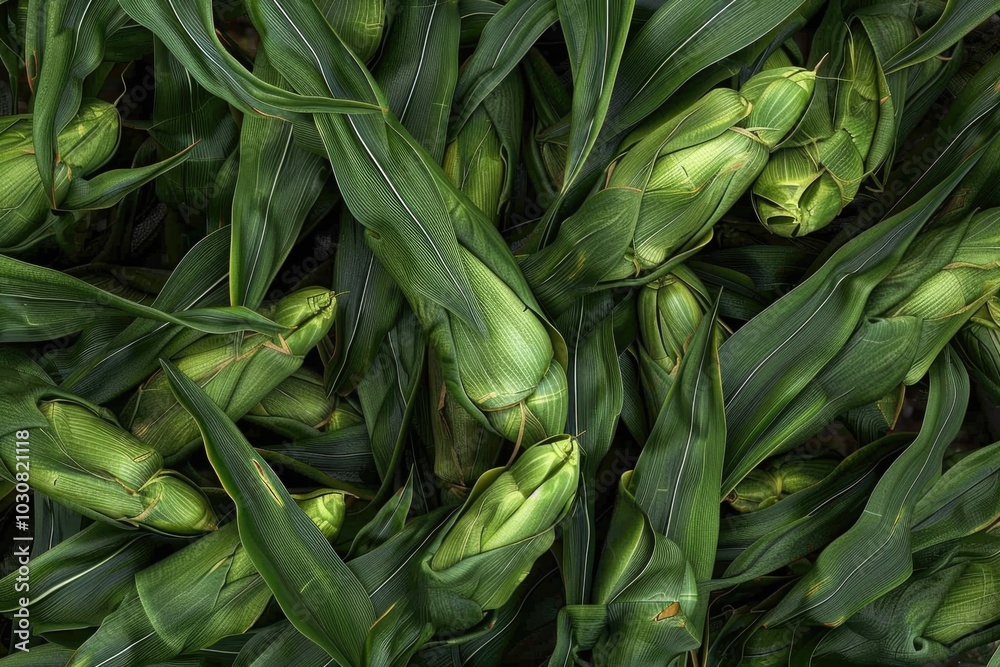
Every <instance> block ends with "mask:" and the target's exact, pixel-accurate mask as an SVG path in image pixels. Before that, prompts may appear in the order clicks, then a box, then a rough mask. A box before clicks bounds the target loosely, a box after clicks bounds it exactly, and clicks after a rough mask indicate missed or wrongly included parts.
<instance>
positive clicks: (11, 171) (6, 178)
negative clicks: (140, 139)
mask: <svg viewBox="0 0 1000 667" xmlns="http://www.w3.org/2000/svg"><path fill="white" fill-rule="evenodd" d="M119 124H120V120H119V117H118V111H117V110H116V109H115V107H114V106H113V105H111V104H108V103H107V102H103V101H101V100H86V101H84V102H83V104H82V105H81V107H80V111H79V112H78V113H77V115H76V117H74V118H73V120H71V121H70V122H69V124H68V125H67V126H66V129H64V130H63V131H62V132H60V133H59V137H58V145H59V151H60V152H59V161H58V163H57V164H56V166H55V171H54V174H53V183H52V192H51V193H49V192H46V191H45V187H44V185H43V184H42V179H41V177H40V176H39V175H38V166H37V163H36V161H35V155H34V151H33V149H32V146H33V143H32V117H31V115H23V116H8V117H7V118H3V119H0V174H2V177H0V180H2V181H3V183H4V186H3V188H2V191H0V247H10V246H15V245H17V244H18V243H20V242H22V241H24V240H25V239H26V238H27V237H28V236H30V235H31V234H32V232H34V231H35V230H36V229H37V228H38V227H39V225H41V224H42V223H43V222H44V221H45V219H46V217H47V216H48V214H49V209H51V208H56V207H58V205H59V203H60V202H61V201H62V200H63V198H65V197H66V194H67V193H68V192H69V187H70V181H71V179H73V178H80V177H82V176H85V175H86V174H88V173H90V172H92V171H94V170H95V169H97V168H99V167H100V166H101V165H103V164H104V163H105V162H107V161H108V160H109V159H110V158H111V156H112V155H113V154H114V152H115V149H116V148H117V146H118V132H119Z"/></svg>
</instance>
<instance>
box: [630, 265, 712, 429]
mask: <svg viewBox="0 0 1000 667" xmlns="http://www.w3.org/2000/svg"><path fill="white" fill-rule="evenodd" d="M709 305H710V303H709V296H708V289H707V288H706V287H705V286H704V285H703V284H702V282H701V280H699V279H698V277H697V276H696V275H695V274H694V272H693V271H691V270H690V269H688V268H687V267H686V266H678V267H675V268H674V270H673V271H672V272H671V273H669V274H667V275H666V276H664V277H662V278H658V279H656V280H654V281H652V282H649V283H647V284H646V285H644V286H643V287H642V288H641V289H640V290H639V295H638V298H637V303H636V307H637V308H638V313H639V318H638V322H639V371H640V373H641V379H642V385H643V387H645V388H646V393H645V397H646V403H647V405H646V407H647V409H648V411H649V414H651V415H656V414H659V411H660V407H661V406H662V405H663V401H664V400H665V399H666V397H667V392H668V391H669V390H670V386H671V385H672V384H673V380H674V377H675V375H676V374H677V369H678V367H679V365H680V361H681V357H682V356H683V355H684V353H685V352H686V351H687V347H688V343H690V342H691V337H692V336H693V335H694V332H695V330H697V328H698V325H699V324H700V323H701V320H702V317H703V316H704V314H705V312H706V311H707V310H708V308H709Z"/></svg>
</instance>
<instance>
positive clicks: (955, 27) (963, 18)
mask: <svg viewBox="0 0 1000 667" xmlns="http://www.w3.org/2000/svg"><path fill="white" fill-rule="evenodd" d="M998 11H1000V2H997V1H996V0H948V4H947V5H945V8H944V12H943V13H942V14H941V16H940V18H938V20H937V22H936V23H935V24H934V25H933V26H931V28H930V29H929V30H927V31H926V32H924V33H923V34H922V35H920V37H918V38H917V39H915V40H914V41H912V42H910V43H909V44H908V45H907V46H906V48H904V49H902V50H901V51H899V52H898V53H896V54H895V55H894V56H892V57H891V58H889V59H888V60H887V61H886V62H884V63H883V64H882V66H883V67H884V68H885V71H886V72H894V71H898V70H901V69H905V68H907V67H910V66H912V65H915V64H917V63H919V62H922V61H924V60H927V59H928V58H933V57H934V56H936V55H938V54H939V53H941V52H943V51H945V50H946V49H948V48H949V47H951V46H953V45H954V44H955V42H957V41H958V40H960V39H962V37H964V36H965V35H966V34H967V33H969V32H972V29H973V28H975V27H976V26H977V25H979V24H980V23H982V22H983V21H985V20H986V19H988V18H989V17H990V16H992V15H993V14H996V13H997V12H998Z"/></svg>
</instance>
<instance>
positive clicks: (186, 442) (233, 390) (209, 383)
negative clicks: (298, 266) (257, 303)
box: [121, 287, 337, 459]
mask: <svg viewBox="0 0 1000 667" xmlns="http://www.w3.org/2000/svg"><path fill="white" fill-rule="evenodd" d="M336 306H337V299H336V297H334V295H333V293H332V292H330V291H329V290H327V289H323V288H319V287H309V288H306V289H303V290H299V291H297V292H293V293H292V294H290V295H288V296H286V297H285V298H283V299H281V301H279V302H278V303H277V305H276V306H275V307H274V309H273V311H271V312H269V313H268V315H269V317H270V318H271V319H272V320H273V321H274V322H276V323H278V324H280V325H282V326H285V327H289V328H290V329H291V331H290V333H287V334H284V335H282V334H278V335H276V336H267V335H263V334H249V335H245V336H243V337H242V340H238V339H237V338H236V337H234V336H227V335H216V336H206V337H205V338H202V339H200V340H198V341H196V342H195V343H192V344H191V345H189V346H188V347H186V348H185V349H183V350H181V351H180V352H179V353H178V354H177V355H175V356H174V360H175V361H176V363H177V365H178V368H180V370H181V372H183V373H184V374H185V375H187V376H188V377H190V378H192V379H193V380H195V381H196V382H197V383H198V384H199V385H200V386H202V387H203V388H204V389H205V391H206V392H208V394H209V396H210V397H211V398H212V400H214V401H215V402H216V403H217V404H218V405H220V406H222V407H223V409H224V410H226V414H228V415H230V417H231V418H233V419H238V418H240V417H242V416H243V415H244V414H246V413H247V412H248V411H250V410H251V409H253V408H254V406H255V405H257V404H258V403H259V402H260V401H261V400H262V399H263V398H265V397H266V396H267V395H268V394H270V393H271V391H272V390H274V389H275V388H276V387H277V386H278V385H279V384H280V383H281V382H282V381H283V380H284V379H285V378H287V377H289V376H291V375H292V374H293V373H294V372H295V371H296V370H298V368H299V367H300V366H301V365H302V360H303V356H304V355H305V354H306V352H308V351H309V350H310V349H312V348H313V347H314V346H315V345H316V343H317V342H318V341H319V340H320V339H322V338H323V337H324V336H326V334H327V333H328V332H329V330H330V328H331V327H332V326H333V320H334V315H335V313H336ZM121 417H122V423H123V424H124V425H125V426H126V427H127V428H128V429H129V430H130V431H131V432H132V433H133V434H135V435H136V436H137V437H139V438H140V439H142V440H143V441H144V442H147V443H149V444H150V445H152V446H153V447H155V448H156V450H157V451H159V452H160V453H161V454H162V455H163V456H164V457H166V458H168V459H175V458H180V457H183V456H184V455H186V454H187V453H188V452H190V451H191V449H192V448H193V447H194V446H196V445H197V444H198V427H197V425H196V424H195V421H194V420H193V419H192V418H191V416H190V415H189V414H188V413H187V411H185V410H184V409H183V408H182V407H181V406H180V404H179V403H178V402H177V400H176V398H175V397H174V395H173V393H172V392H171V391H170V386H169V383H168V382H167V379H166V378H165V377H164V375H163V371H162V370H161V371H157V372H156V373H155V374H153V376H152V377H151V378H150V379H149V380H147V381H146V382H145V383H144V384H143V385H142V386H141V387H140V388H139V389H138V390H137V391H136V393H135V394H133V396H132V397H131V399H129V402H128V403H127V404H126V406H125V407H124V408H123V410H122V413H121Z"/></svg>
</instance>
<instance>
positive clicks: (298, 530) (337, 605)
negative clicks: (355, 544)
mask: <svg viewBox="0 0 1000 667" xmlns="http://www.w3.org/2000/svg"><path fill="white" fill-rule="evenodd" d="M162 367H163V371H164V373H166V375H167V377H168V379H169V380H170V386H171V389H172V390H173V391H174V394H175V395H176V397H177V400H178V401H179V402H180V403H181V404H182V405H183V406H184V408H185V409H186V410H188V412H190V413H191V415H192V417H194V419H195V420H196V421H197V423H198V428H199V429H200V430H201V432H202V436H203V438H204V440H205V447H206V451H207V452H208V456H209V461H210V462H211V463H212V467H213V468H214V469H215V471H216V473H217V474H218V475H219V479H220V480H221V481H222V485H223V487H224V488H225V489H226V491H227V493H229V494H230V497H232V499H233V502H234V503H235V504H236V521H237V524H238V526H239V532H240V541H241V542H242V544H243V546H244V548H245V549H246V550H247V554H249V556H250V559H251V561H253V564H254V567H256V568H257V571H258V572H260V574H261V576H262V577H263V578H264V581H265V583H267V586H268V588H270V589H271V592H272V593H273V594H274V597H275V599H276V600H277V601H278V604H279V605H280V606H281V608H282V611H284V612H285V615H286V616H287V617H288V619H289V620H290V621H291V622H292V624H293V625H295V627H296V628H298V630H299V631H300V632H302V634H304V635H306V636H307V637H309V639H311V640H313V641H314V642H316V643H317V644H319V645H320V646H322V647H323V648H324V649H325V650H326V651H327V653H329V654H330V655H331V656H333V658H334V659H335V660H337V662H339V663H340V664H342V665H345V667H346V666H349V665H350V666H353V665H360V664H361V653H362V647H363V645H364V639H365V637H366V635H367V633H368V628H369V627H370V626H371V625H372V623H373V622H374V620H375V612H374V609H373V608H372V603H371V601H370V600H369V599H368V594H367V593H366V592H365V590H364V588H363V587H362V586H361V582H360V581H358V579H357V577H356V576H355V575H354V574H353V573H352V572H351V571H350V570H349V569H348V568H347V566H346V565H345V564H344V561H342V560H341V559H340V557H339V556H338V555H337V553H336V552H335V551H334V550H333V547H331V546H330V544H329V542H327V540H326V538H324V537H323V534H322V533H321V532H320V531H319V529H318V528H317V527H316V525H315V524H314V523H313V522H312V520H310V519H309V517H308V516H307V515H306V513H305V512H303V511H302V510H301V509H300V508H299V507H298V505H296V504H295V501H294V500H293V499H292V497H291V496H290V495H289V493H288V491H287V490H285V487H284V485H283V484H282V482H281V480H280V479H279V478H278V476H277V475H275V474H274V471H272V470H271V468H270V466H268V465H267V463H266V462H265V461H264V459H262V458H261V457H260V455H259V454H257V453H256V452H255V451H254V450H253V448H252V447H251V446H250V444H249V443H248V442H247V441H246V439H245V438H244V437H243V435H242V434H241V433H240V432H239V430H238V429H237V428H236V426H235V425H234V424H233V423H232V421H230V419H229V418H228V417H227V416H226V415H225V413H224V412H222V410H221V409H220V408H219V407H218V406H216V405H215V404H214V403H212V402H211V401H210V400H209V399H208V397H207V396H206V395H205V393H204V392H203V391H202V390H201V389H200V388H199V387H198V386H197V385H196V384H195V383H194V381H193V380H191V379H190V378H188V377H187V376H186V375H184V374H183V373H181V372H180V371H178V370H177V369H176V367H174V366H173V365H172V364H170V363H169V362H166V361H164V362H162Z"/></svg>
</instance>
